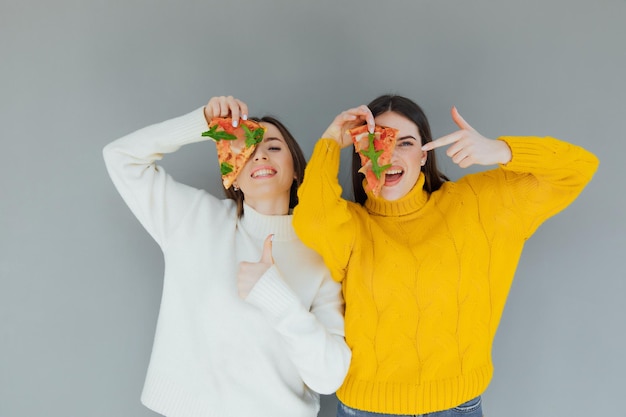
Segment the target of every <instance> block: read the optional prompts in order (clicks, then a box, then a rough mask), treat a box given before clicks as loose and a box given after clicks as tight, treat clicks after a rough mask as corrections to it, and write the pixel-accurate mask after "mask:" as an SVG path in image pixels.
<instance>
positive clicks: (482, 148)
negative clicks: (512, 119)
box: [422, 107, 512, 168]
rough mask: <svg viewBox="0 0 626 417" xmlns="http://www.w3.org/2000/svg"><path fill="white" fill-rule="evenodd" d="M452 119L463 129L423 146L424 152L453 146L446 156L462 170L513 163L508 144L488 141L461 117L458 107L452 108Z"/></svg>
mask: <svg viewBox="0 0 626 417" xmlns="http://www.w3.org/2000/svg"><path fill="white" fill-rule="evenodd" d="M451 113H452V119H453V120H454V122H455V123H456V124H457V126H459V127H460V128H461V130H458V131H456V132H454V133H450V134H449V135H446V136H442V137H440V138H439V139H436V140H433V141H432V142H429V143H427V144H425V145H424V146H422V150H424V151H430V150H433V149H435V148H440V147H442V146H446V145H452V146H450V147H449V148H448V150H447V151H446V155H448V156H449V157H450V158H452V162H454V163H455V164H457V165H458V166H460V167H461V168H467V167H469V166H471V165H474V164H477V165H495V164H506V163H508V162H509V161H511V157H512V155H511V149H510V148H509V145H507V144H506V142H504V141H501V140H494V139H488V138H486V137H484V136H483V135H481V134H480V133H478V132H477V131H476V130H475V129H474V128H473V127H472V126H470V125H469V123H467V122H466V121H465V119H463V118H462V117H461V115H460V114H459V112H458V110H457V109H456V107H452V111H451Z"/></svg>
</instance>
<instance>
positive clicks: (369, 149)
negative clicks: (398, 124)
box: [348, 125, 398, 196]
mask: <svg viewBox="0 0 626 417" xmlns="http://www.w3.org/2000/svg"><path fill="white" fill-rule="evenodd" d="M348 133H349V134H350V137H351V138H352V142H353V143H354V150H355V151H356V152H357V153H358V154H359V156H360V157H361V169H359V172H360V173H362V174H364V175H365V179H366V181H367V183H366V187H365V189H366V191H371V192H372V194H374V195H375V196H378V195H379V194H380V190H381V189H382V188H383V185H385V171H387V170H388V169H389V168H391V155H392V154H393V150H394V148H395V146H396V137H397V135H398V130H396V129H393V128H391V127H382V126H375V127H374V133H369V131H368V129H367V125H363V126H358V127H355V128H353V129H350V130H348Z"/></svg>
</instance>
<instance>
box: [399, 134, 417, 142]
mask: <svg viewBox="0 0 626 417" xmlns="http://www.w3.org/2000/svg"><path fill="white" fill-rule="evenodd" d="M405 139H413V140H415V141H417V138H416V137H415V136H412V135H407V136H402V137H401V138H398V139H396V141H400V140H405Z"/></svg>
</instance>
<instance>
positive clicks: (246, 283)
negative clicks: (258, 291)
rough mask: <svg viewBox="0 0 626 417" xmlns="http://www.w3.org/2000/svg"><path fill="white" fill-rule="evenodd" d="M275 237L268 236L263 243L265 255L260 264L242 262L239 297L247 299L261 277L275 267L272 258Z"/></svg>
mask: <svg viewBox="0 0 626 417" xmlns="http://www.w3.org/2000/svg"><path fill="white" fill-rule="evenodd" d="M273 237H274V235H268V236H267V237H266V238H265V242H263V253H262V254H261V260H259V262H241V263H240V264H239V273H238V274H237V290H238V291H239V297H241V298H243V299H245V298H246V297H247V296H248V294H250V291H252V288H253V287H254V285H255V284H256V283H257V282H258V281H259V279H261V276H262V275H263V274H264V273H265V272H266V271H267V270H268V269H270V267H271V266H272V265H274V258H273V257H272V238H273Z"/></svg>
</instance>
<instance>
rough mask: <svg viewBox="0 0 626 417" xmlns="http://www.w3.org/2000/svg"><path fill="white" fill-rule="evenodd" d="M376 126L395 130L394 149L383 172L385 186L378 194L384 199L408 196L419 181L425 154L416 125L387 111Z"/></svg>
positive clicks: (378, 119) (377, 119) (379, 117)
mask: <svg viewBox="0 0 626 417" xmlns="http://www.w3.org/2000/svg"><path fill="white" fill-rule="evenodd" d="M374 121H375V122H376V124H377V125H380V126H386V127H392V128H394V129H397V130H398V136H397V140H396V147H395V149H394V151H393V155H392V157H391V168H389V170H387V171H386V172H385V185H383V188H382V190H381V192H380V195H381V197H383V198H384V199H385V200H389V201H394V200H398V199H400V198H402V197H404V196H405V195H407V194H408V193H409V191H411V190H412V189H413V187H414V186H415V183H416V182H417V179H418V178H419V175H420V172H421V168H422V165H423V161H424V162H425V161H426V155H427V152H426V151H422V149H421V148H422V140H421V138H420V134H419V130H418V128H417V126H416V125H415V123H413V122H412V121H410V120H409V119H407V118H406V117H404V116H402V115H400V114H398V113H395V112H393V111H388V112H385V113H381V114H379V115H378V116H376V117H375V118H374Z"/></svg>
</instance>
